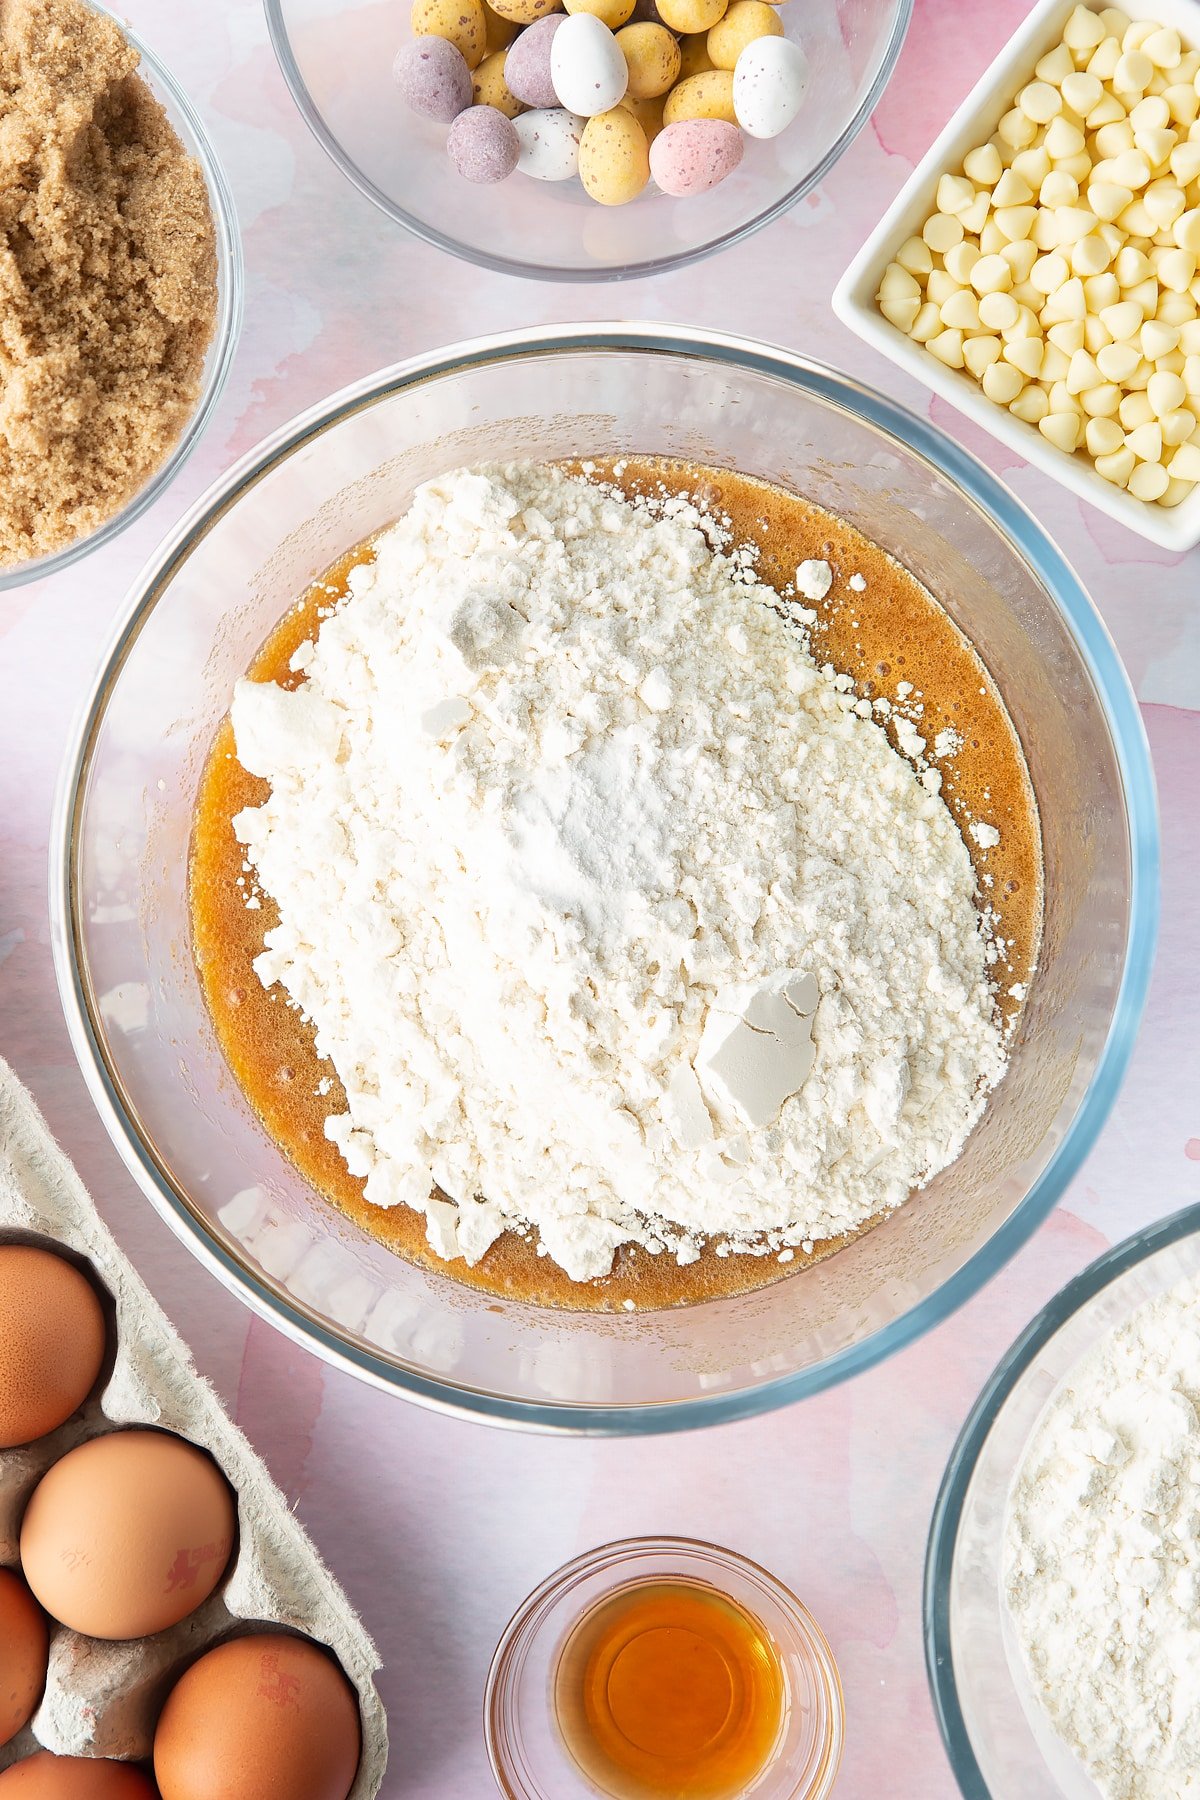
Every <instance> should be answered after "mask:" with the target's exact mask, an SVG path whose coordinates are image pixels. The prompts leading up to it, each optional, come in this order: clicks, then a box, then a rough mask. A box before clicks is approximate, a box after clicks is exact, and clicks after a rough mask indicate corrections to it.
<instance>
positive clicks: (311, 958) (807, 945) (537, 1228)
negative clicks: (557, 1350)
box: [191, 458, 1041, 1309]
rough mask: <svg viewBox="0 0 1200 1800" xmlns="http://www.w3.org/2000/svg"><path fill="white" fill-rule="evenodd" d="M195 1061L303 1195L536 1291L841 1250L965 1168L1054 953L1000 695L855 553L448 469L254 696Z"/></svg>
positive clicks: (667, 475) (883, 566)
mask: <svg viewBox="0 0 1200 1800" xmlns="http://www.w3.org/2000/svg"><path fill="white" fill-rule="evenodd" d="M191 888H192V912H193V932H194V949H195V956H196V962H197V966H198V969H199V973H200V978H201V981H202V984H203V987H204V991H205V995H206V998H207V1002H208V1005H209V1008H210V1010H211V1013H212V1017H213V1021H214V1024H215V1027H216V1032H217V1036H218V1039H219V1041H220V1044H221V1047H222V1049H223V1051H224V1054H225V1056H226V1058H227V1059H228V1061H229V1064H230V1066H231V1068H232V1069H233V1072H234V1074H235V1076H236V1077H237V1079H238V1081H239V1082H240V1083H241V1085H242V1087H243V1089H244V1090H245V1092H246V1093H247V1095H248V1097H249V1098H250V1100H251V1102H252V1103H253V1105H254V1107H255V1108H256V1110H257V1112H258V1114H259V1116H260V1117H261V1119H262V1120H263V1123H264V1125H265V1126H266V1128H267V1129H268V1131H269V1132H270V1133H271V1134H272V1136H273V1137H274V1138H275V1140H276V1141H277V1142H278V1143H279V1145H280V1146H281V1148H282V1149H283V1150H284V1151H285V1152H286V1154H287V1155H288V1156H289V1157H290V1158H291V1160H292V1161H293V1163H294V1164H295V1165H296V1166H297V1168H298V1169H299V1170H300V1172H301V1173H302V1174H303V1175H304V1176H305V1177H306V1178H307V1180H308V1181H310V1182H311V1183H312V1185H313V1186H314V1188H316V1189H317V1190H318V1191H319V1192H320V1193H322V1194H324V1195H325V1196H326V1197H327V1198H328V1199H329V1200H331V1201H332V1202H334V1203H335V1204H336V1205H337V1206H338V1207H340V1208H341V1209H342V1210H343V1211H344V1212H346V1213H347V1214H349V1215H350V1217H351V1218H353V1219H354V1220H356V1221H357V1222H358V1223H359V1224H360V1225H361V1226H363V1227H364V1228H365V1229H366V1230H368V1231H369V1232H371V1233H372V1235H374V1236H375V1237H377V1238H378V1239H380V1240H381V1241H382V1242H384V1243H386V1244H387V1245H389V1246H390V1247H391V1248H393V1249H394V1250H395V1251H397V1252H398V1253H399V1254H401V1255H403V1256H407V1257H409V1258H412V1259H414V1260H417V1261H420V1262H423V1263H425V1264H428V1265H431V1266H434V1267H436V1268H438V1269H440V1270H442V1271H443V1272H445V1273H446V1274H449V1275H451V1276H453V1277H455V1278H456V1279H459V1280H461V1281H464V1282H466V1283H469V1284H470V1285H473V1286H475V1287H477V1288H482V1289H484V1290H487V1291H490V1292H493V1293H495V1294H498V1295H505V1296H514V1297H519V1298H523V1299H526V1300H532V1301H535V1302H539V1303H542V1304H547V1305H559V1306H569V1307H576V1308H580V1307H582V1308H594V1309H613V1308H616V1309H620V1308H627V1309H633V1308H638V1309H641V1308H649V1307H657V1306H664V1305H677V1304H680V1303H681V1302H686V1301H693V1300H699V1299H704V1298H708V1297H711V1296H714V1295H718V1294H728V1293H734V1292H739V1291H744V1290H747V1289H749V1288H752V1287H756V1286H760V1285H762V1284H763V1283H764V1282H767V1281H770V1280H774V1279H778V1278H780V1277H781V1276H783V1275H785V1274H787V1273H789V1272H791V1271H792V1270H794V1269H795V1268H797V1267H799V1266H803V1265H804V1264H805V1263H807V1262H810V1261H814V1260H817V1259H818V1258H820V1257H821V1256H824V1255H828V1254H830V1253H831V1252H832V1251H834V1250H836V1249H838V1248H839V1247H840V1246H841V1245H842V1244H844V1243H846V1242H847V1241H848V1240H849V1239H850V1238H851V1237H853V1236H854V1235H857V1234H858V1233H859V1232H861V1231H863V1230H865V1229H868V1228H869V1227H870V1225H872V1224H873V1223H875V1222H877V1221H878V1220H879V1219H880V1218H882V1217H883V1216H885V1215H886V1214H887V1212H889V1211H890V1210H892V1209H893V1208H894V1207H895V1206H897V1205H899V1204H901V1203H902V1202H903V1201H904V1199H905V1198H906V1197H907V1196H908V1195H909V1194H910V1193H911V1192H912V1191H914V1190H915V1189H917V1188H919V1187H920V1186H921V1185H923V1183H924V1182H925V1181H927V1180H928V1179H929V1178H930V1177H931V1176H932V1175H933V1174H934V1173H936V1172H937V1170H938V1169H940V1168H943V1167H945V1166H946V1165H947V1164H948V1163H949V1162H951V1161H953V1160H954V1158H955V1156H957V1154H958V1152H959V1150H960V1149H961V1147H962V1143H963V1141H964V1140H965V1138H966V1136H967V1134H968V1133H969V1131H970V1129H971V1128H972V1126H973V1125H974V1124H975V1122H976V1121H977V1119H978V1118H979V1116H980V1114H981V1112H982V1110H983V1108H984V1106H985V1104H986V1097H987V1093H988V1091H989V1090H990V1089H991V1088H992V1087H993V1086H994V1085H995V1084H996V1082H997V1081H998V1080H999V1079H1001V1078H1002V1075H1003V1070H1004V1063H1005V1055H1006V1044H1007V1040H1008V1037H1009V1036H1010V1034H1011V1032H1012V1031H1013V1029H1014V1028H1015V1026H1016V1022H1017V1019H1018V1016H1019V1013H1020V1009H1021V1006H1022V1003H1023V1000H1024V995H1025V991H1026V986H1027V984H1028V981H1029V979H1030V977H1031V975H1032V972H1033V969H1034V966H1035V962H1036V954H1037V945H1038V934H1039V928H1040V919H1041V858H1040V837H1039V829H1038V821H1037V813H1036V807H1035V803H1034V800H1033V794H1032V789H1031V786H1030V783H1029V778H1028V774H1027V771H1026V768H1025V764H1024V759H1023V756H1022V753H1021V749H1020V745H1019V743H1018V741H1017V738H1016V734H1015V732H1014V730H1013V727H1012V724H1011V721H1010V720H1009V718H1008V715H1007V712H1006V711H1005V708H1004V705H1003V702H1002V700H1001V697H1000V695H999V693H998V692H997V690H996V688H995V685H994V683H993V682H992V680H991V678H990V676H989V675H988V673H987V671H986V670H985V669H984V667H983V665H982V663H981V662H980V660H979V658H978V656H977V655H976V653H975V652H974V650H973V649H972V647H971V646H970V645H969V644H968V643H967V641H966V640H965V639H964V638H963V636H962V634H961V633H960V632H959V631H958V629H957V627H956V626H955V625H954V624H953V622H952V621H951V619H950V618H949V616H948V615H947V614H946V613H945V612H944V611H943V610H942V608H941V607H940V606H939V605H938V604H937V602H936V601H935V600H934V599H933V598H932V596H931V595H930V594H929V593H928V592H927V591H926V590H925V589H924V588H923V587H922V586H921V585H920V584H919V583H918V582H917V581H916V580H915V579H914V578H913V577H912V576H911V575H910V574H908V573H907V571H905V570H904V569H903V568H901V567H900V566H899V565H898V564H897V563H896V562H895V561H893V560H892V558H890V557H889V556H888V555H887V553H886V552H885V551H883V550H882V549H880V548H879V547H878V546H877V545H875V544H872V543H870V542H869V541H868V540H867V539H865V538H864V537H863V536H862V535H861V534H860V533H858V532H857V531H856V530H854V529H853V528H852V527H850V526H849V525H847V524H845V523H844V522H842V521H840V520H838V519H836V518H834V517H833V516H831V515H830V514H828V513H826V512H824V511H822V510H820V509H818V508H816V507H815V506H813V505H812V504H811V503H809V502H807V501H805V500H803V499H801V498H799V497H797V496H795V495H793V494H790V493H787V492H784V491H783V490H781V489H777V488H774V487H770V486H767V485H765V484H763V483H761V482H758V481H755V480H753V479H751V478H749V477H745V476H742V475H739V474H735V473H733V472H731V471H728V470H723V469H717V468H699V467H694V466H690V465H684V464H674V463H669V462H664V461H660V460H658V459H640V460H639V459H636V458H626V459H624V460H621V461H619V462H618V461H615V460H610V461H606V462H597V463H587V464H584V465H577V466H576V467H574V468H573V469H572V470H570V471H564V470H561V469H552V468H547V467H541V468H538V467H534V466H532V465H531V466H525V467H519V468H509V469H504V470H499V469H494V470H487V471H483V472H479V473H475V474H465V473H462V472H459V473H457V474H453V475H447V476H446V477H444V478H442V479H441V480H440V481H438V482H434V483H430V484H427V486H426V487H425V488H423V489H422V490H420V491H419V492H418V494H417V495H416V496H415V498H414V502H413V506H412V508H411V509H410V512H409V513H408V514H407V515H406V517H405V519H404V520H402V521H401V522H400V524H399V525H398V526H396V527H393V528H392V529H391V530H390V531H388V532H384V533H382V534H381V535H380V537H379V538H377V539H376V540H374V541H373V542H372V543H369V544H366V545H363V546H360V547H359V548H358V549H357V550H355V551H354V552H352V553H351V554H350V555H348V556H346V557H345V558H343V559H342V560H341V561H340V562H339V563H337V564H336V565H335V566H334V567H333V568H332V569H330V570H329V571H328V572H327V573H326V575H325V576H324V577H323V578H322V580H320V581H318V582H317V583H316V584H315V585H314V587H313V588H312V589H311V590H310V591H309V592H308V593H307V594H306V595H304V596H303V597H302V598H301V600H300V601H299V602H298V604H297V605H295V606H294V607H293V608H292V609H291V610H290V611H289V613H288V614H287V616H286V617H285V618H284V619H283V620H282V622H281V623H280V625H279V627H278V628H277V629H276V631H275V633H274V634H273V635H272V637H271V638H270V639H269V640H268V642H267V643H266V645H265V646H264V647H263V649H262V651H261V652H260V653H259V655H258V657H257V658H256V659H255V661H254V663H253V665H252V667H251V668H250V670H249V671H248V679H247V680H245V681H243V682H241V683H239V684H238V687H237V691H236V694H235V698H234V704H233V708H232V712H231V716H230V718H229V719H227V720H226V721H225V723H224V724H223V725H222V726H221V728H220V731H219V733H218V736H217V739H216V742H215V744H214V747H213V750H212V753H211V756H210V759H209V762H208V765H207V768H206V770H205V773H204V776H203V779H202V783H201V788H200V794H199V799H198V804H197V812H196V819H195V827H194V833H193V845H192V865H191Z"/></svg>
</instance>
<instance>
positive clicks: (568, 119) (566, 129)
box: [513, 106, 585, 181]
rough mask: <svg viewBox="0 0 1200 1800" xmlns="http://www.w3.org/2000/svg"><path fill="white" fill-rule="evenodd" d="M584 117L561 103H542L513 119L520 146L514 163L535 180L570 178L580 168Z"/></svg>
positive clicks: (565, 179)
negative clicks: (580, 145) (550, 104)
mask: <svg viewBox="0 0 1200 1800" xmlns="http://www.w3.org/2000/svg"><path fill="white" fill-rule="evenodd" d="M584 124H585V121H584V120H583V119H581V118H580V117H579V116H578V114H576V113H571V112H568V111H567V110H566V108H565V107H562V106H551V107H541V108H539V109H538V110H537V111H535V112H527V113H522V114H521V116H520V118H519V119H514V120H513V130H514V131H515V132H516V134H517V140H518V142H519V144H520V146H521V151H520V155H519V156H518V158H517V167H518V169H520V171H521V173H522V175H532V176H533V178H534V180H535V181H569V180H570V179H571V177H572V175H575V174H577V173H578V170H579V140H580V138H581V137H582V136H583V127H584Z"/></svg>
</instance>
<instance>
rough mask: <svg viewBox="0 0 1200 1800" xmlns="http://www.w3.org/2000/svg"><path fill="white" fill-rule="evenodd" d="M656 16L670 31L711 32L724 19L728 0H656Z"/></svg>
mask: <svg viewBox="0 0 1200 1800" xmlns="http://www.w3.org/2000/svg"><path fill="white" fill-rule="evenodd" d="M657 3H658V16H659V18H660V19H661V20H662V22H663V24H664V25H669V26H670V28H671V30H672V31H680V32H688V33H691V32H693V31H711V30H712V28H713V26H714V25H715V24H716V22H717V20H718V19H723V18H724V17H725V8H726V5H727V3H728V0H657Z"/></svg>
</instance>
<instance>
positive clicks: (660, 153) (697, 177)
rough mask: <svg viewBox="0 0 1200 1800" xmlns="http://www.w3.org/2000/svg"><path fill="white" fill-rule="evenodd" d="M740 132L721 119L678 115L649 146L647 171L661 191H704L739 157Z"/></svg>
mask: <svg viewBox="0 0 1200 1800" xmlns="http://www.w3.org/2000/svg"><path fill="white" fill-rule="evenodd" d="M742 149H743V144H742V134H741V132H740V131H739V130H738V128H737V126H736V125H730V124H728V123H727V122H726V121H725V120H724V119H681V120H680V121H679V122H678V124H675V125H668V126H667V127H666V129H665V130H664V131H660V132H659V134H658V136H657V137H656V138H655V140H654V142H653V143H652V144H651V146H650V173H651V175H652V176H653V178H654V180H655V181H656V182H657V184H658V186H659V187H660V188H661V189H662V191H663V193H664V194H674V195H676V196H677V197H679V198H680V199H682V198H684V197H685V196H687V195H689V194H703V193H705V192H706V191H707V190H708V189H709V188H713V187H716V185H717V183H718V182H719V181H724V179H725V177H726V176H727V175H731V174H732V173H733V171H734V169H736V168H737V166H738V164H739V163H740V162H741V160H742Z"/></svg>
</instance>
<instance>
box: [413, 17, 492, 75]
mask: <svg viewBox="0 0 1200 1800" xmlns="http://www.w3.org/2000/svg"><path fill="white" fill-rule="evenodd" d="M412 32H413V36H414V37H440V38H445V39H446V42H447V43H449V44H453V45H454V46H455V48H456V49H458V50H461V51H462V54H463V60H464V62H465V63H466V65H467V67H468V69H477V68H478V67H479V65H480V63H481V62H482V61H483V56H484V50H485V48H486V45H487V24H486V22H485V20H484V16H483V0H413V8H412Z"/></svg>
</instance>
